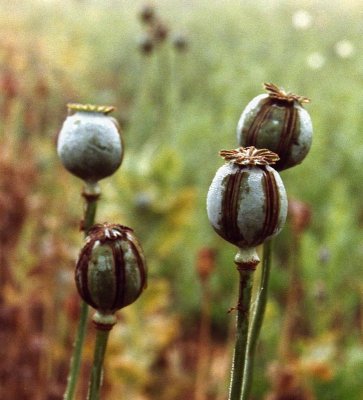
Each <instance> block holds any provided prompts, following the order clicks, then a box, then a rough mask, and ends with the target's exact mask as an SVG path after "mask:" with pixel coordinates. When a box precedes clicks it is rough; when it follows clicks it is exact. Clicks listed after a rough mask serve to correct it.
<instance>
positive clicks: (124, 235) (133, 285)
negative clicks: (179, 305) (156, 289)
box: [76, 223, 147, 325]
mask: <svg viewBox="0 0 363 400" xmlns="http://www.w3.org/2000/svg"><path fill="white" fill-rule="evenodd" d="M146 279H147V267H146V263H145V259H144V254H143V251H142V249H141V246H140V244H139V242H138V240H137V239H136V237H135V235H134V233H133V231H132V229H130V228H127V227H125V226H122V225H118V224H108V223H105V224H98V225H94V226H93V227H92V228H91V229H90V230H89V233H88V236H87V238H86V243H85V245H84V247H83V249H82V250H81V253H80V255H79V258H78V261H77V266H76V284H77V289H78V292H79V294H80V296H81V297H82V299H83V300H84V301H85V302H86V303H87V304H89V305H90V306H92V307H93V308H95V309H96V310H97V311H98V313H97V314H96V320H95V319H94V320H95V322H96V323H98V324H101V325H102V324H103V323H104V324H105V325H107V324H108V323H107V318H108V320H112V317H111V316H112V314H114V313H115V311H117V310H119V309H121V308H123V307H126V306H128V305H129V304H131V303H133V302H134V301H135V300H136V299H137V298H138V297H139V296H140V294H141V293H142V291H143V289H144V288H145V287H146ZM103 316H106V322H102V321H103V319H102V317H103ZM110 317H111V318H110Z"/></svg>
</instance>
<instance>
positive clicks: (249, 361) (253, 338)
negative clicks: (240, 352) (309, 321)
mask: <svg viewBox="0 0 363 400" xmlns="http://www.w3.org/2000/svg"><path fill="white" fill-rule="evenodd" d="M271 247H272V241H271V240H269V241H267V242H265V243H264V244H263V262H262V272H261V281H260V286H259V288H258V290H257V294H256V301H255V309H254V312H253V315H252V318H251V328H250V332H249V335H248V342H247V349H246V360H245V370H244V378H243V385H242V397H241V400H247V399H248V398H249V396H250V394H251V389H252V382H253V369H254V360H255V353H256V347H257V341H258V337H259V335H260V331H261V326H262V322H263V317H264V315H265V309H266V304H267V294H268V281H269V276H270V269H271V253H272V251H271Z"/></svg>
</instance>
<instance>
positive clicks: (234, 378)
mask: <svg viewBox="0 0 363 400" xmlns="http://www.w3.org/2000/svg"><path fill="white" fill-rule="evenodd" d="M237 269H238V272H239V275H240V280H239V294H238V304H237V307H236V311H237V321H236V324H237V327H236V344H235V348H234V355H233V362H232V373H231V382H230V387H229V400H240V398H241V391H242V382H243V373H244V365H245V353H246V345H247V337H248V323H249V312H250V304H251V294H252V277H253V271H254V268H253V269H251V268H248V269H244V268H243V264H239V265H238V264H237Z"/></svg>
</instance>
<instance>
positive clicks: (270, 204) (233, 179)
mask: <svg viewBox="0 0 363 400" xmlns="http://www.w3.org/2000/svg"><path fill="white" fill-rule="evenodd" d="M220 155H221V156H222V157H223V158H224V159H225V160H226V164H224V165H223V166H222V167H221V168H219V169H218V171H217V173H216V175H215V177H214V179H213V181H212V184H211V185H210V188H209V191H208V195H207V213H208V218H209V221H210V223H211V225H212V227H213V228H214V230H215V231H216V232H217V233H218V235H220V236H221V237H222V238H223V239H225V240H227V241H228V242H230V243H232V244H234V245H236V246H237V247H239V248H240V249H248V248H255V247H256V246H258V245H259V244H261V243H263V242H264V241H265V240H267V239H270V238H271V237H272V236H275V235H276V234H277V233H279V232H280V230H281V229H282V227H283V225H284V223H285V220H286V214H287V196H286V191H285V188H284V185H283V182H282V180H281V178H280V175H279V173H278V172H277V171H275V170H274V169H273V168H272V167H271V166H270V164H273V163H274V162H276V161H277V160H278V156H277V155H276V154H275V153H273V152H271V151H269V150H266V149H259V150H258V149H256V148H255V147H247V148H243V147H240V148H238V149H235V150H222V151H221V152H220Z"/></svg>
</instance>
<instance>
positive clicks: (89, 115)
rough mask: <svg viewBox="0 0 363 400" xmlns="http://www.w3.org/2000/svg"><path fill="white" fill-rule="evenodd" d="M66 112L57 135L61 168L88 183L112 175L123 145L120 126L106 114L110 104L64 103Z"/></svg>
mask: <svg viewBox="0 0 363 400" xmlns="http://www.w3.org/2000/svg"><path fill="white" fill-rule="evenodd" d="M68 109H69V111H73V112H74V114H72V115H69V116H68V117H67V118H66V120H65V121H64V123H63V126H62V129H61V131H60V133H59V136H58V142H57V152H58V155H59V157H60V159H61V161H62V163H63V165H64V167H65V168H66V169H67V170H68V171H70V172H71V173H72V174H74V175H75V176H77V177H78V178H81V179H83V180H84V181H86V182H89V183H93V184H94V183H97V182H98V181H99V180H101V179H103V178H106V177H108V176H110V175H112V174H113V173H114V172H115V171H116V170H117V169H118V168H119V166H120V165H121V162H122V158H123V152H124V146H123V142H122V138H121V133H120V127H119V124H118V122H117V121H116V119H115V118H113V117H111V116H109V115H108V114H109V113H110V112H111V111H113V110H114V108H113V107H111V106H94V105H90V104H86V105H82V104H68Z"/></svg>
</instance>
